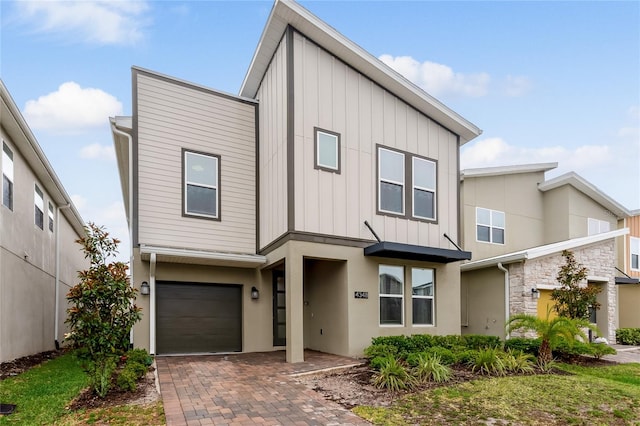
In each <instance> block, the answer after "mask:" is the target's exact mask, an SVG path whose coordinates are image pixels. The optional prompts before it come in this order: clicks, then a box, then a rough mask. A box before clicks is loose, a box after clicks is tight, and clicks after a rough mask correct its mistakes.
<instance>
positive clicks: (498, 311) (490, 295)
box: [460, 266, 506, 338]
mask: <svg viewBox="0 0 640 426" xmlns="http://www.w3.org/2000/svg"><path fill="white" fill-rule="evenodd" d="M460 291H461V293H462V300H463V302H464V303H463V305H462V306H461V310H462V334H486V335H491V336H499V337H500V338H504V336H505V321H506V318H505V300H504V298H505V288H504V272H502V271H500V270H499V269H498V267H497V266H496V267H492V268H485V269H479V270H476V271H468V272H463V273H462V276H461V287H460Z"/></svg>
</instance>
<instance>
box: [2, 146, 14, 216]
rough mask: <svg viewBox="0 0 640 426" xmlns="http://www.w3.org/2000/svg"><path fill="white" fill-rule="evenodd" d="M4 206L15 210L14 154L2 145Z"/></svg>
mask: <svg viewBox="0 0 640 426" xmlns="http://www.w3.org/2000/svg"><path fill="white" fill-rule="evenodd" d="M2 204H3V205H4V206H5V207H7V208H8V209H9V210H13V152H12V151H11V149H10V148H9V147H8V146H7V144H6V143H4V142H3V143H2Z"/></svg>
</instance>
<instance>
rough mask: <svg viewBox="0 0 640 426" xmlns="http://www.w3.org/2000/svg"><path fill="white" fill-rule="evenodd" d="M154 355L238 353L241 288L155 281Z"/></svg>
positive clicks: (240, 328)
mask: <svg viewBox="0 0 640 426" xmlns="http://www.w3.org/2000/svg"><path fill="white" fill-rule="evenodd" d="M156 291H157V298H156V352H157V353H158V354H172V353H173V354H175V353H201V352H239V351H241V350H242V287H241V286H239V285H215V284H200V283H178V282H158V283H157V287H156Z"/></svg>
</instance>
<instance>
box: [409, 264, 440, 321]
mask: <svg viewBox="0 0 640 426" xmlns="http://www.w3.org/2000/svg"><path fill="white" fill-rule="evenodd" d="M434 294H435V282H434V271H433V269H425V268H411V298H412V307H413V324H414V325H434V303H433V298H434Z"/></svg>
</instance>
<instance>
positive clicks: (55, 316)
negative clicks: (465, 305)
mask: <svg viewBox="0 0 640 426" xmlns="http://www.w3.org/2000/svg"><path fill="white" fill-rule="evenodd" d="M69 207H71V204H66V205H64V206H56V217H55V221H56V224H55V227H56V229H55V230H54V232H55V234H56V236H55V238H56V242H55V251H56V272H55V274H56V278H55V289H56V290H55V291H56V293H55V294H56V295H55V297H56V299H55V307H54V308H53V327H54V329H53V343H54V345H55V347H56V350H58V349H60V340H59V339H58V337H59V336H58V327H60V209H64V208H69Z"/></svg>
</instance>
